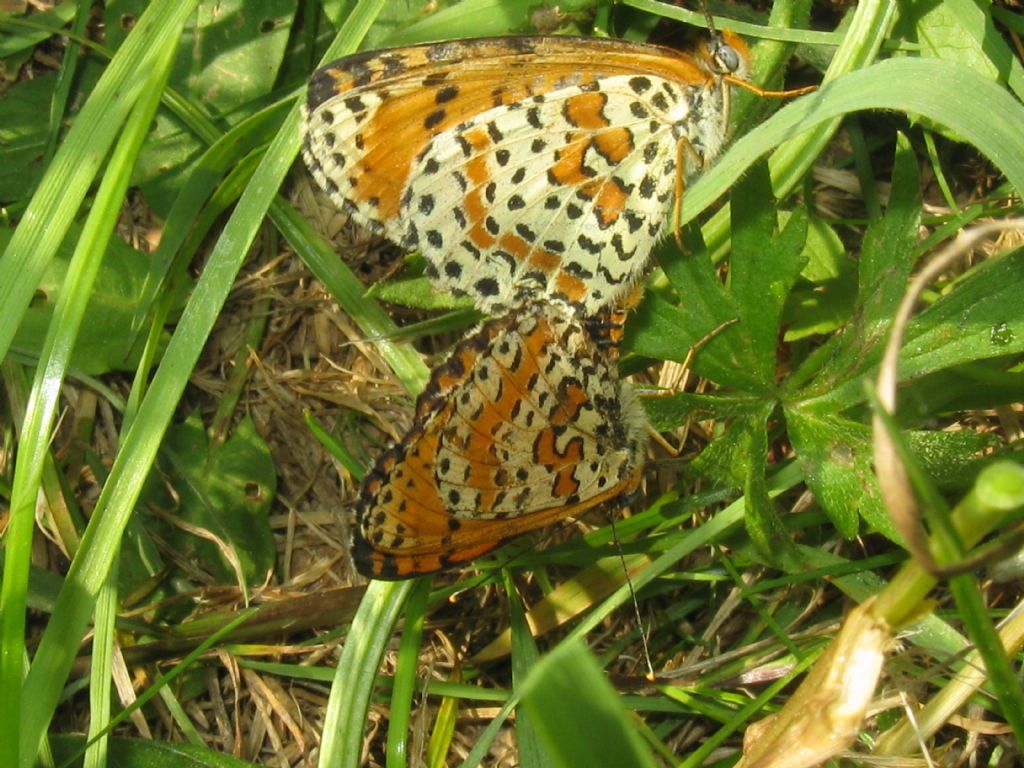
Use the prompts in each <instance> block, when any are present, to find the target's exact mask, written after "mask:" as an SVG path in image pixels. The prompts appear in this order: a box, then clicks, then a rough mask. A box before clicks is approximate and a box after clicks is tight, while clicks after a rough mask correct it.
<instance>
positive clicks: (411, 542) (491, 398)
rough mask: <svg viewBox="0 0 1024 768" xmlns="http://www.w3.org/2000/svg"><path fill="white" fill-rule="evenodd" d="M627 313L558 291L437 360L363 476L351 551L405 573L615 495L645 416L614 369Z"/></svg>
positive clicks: (478, 550)
mask: <svg viewBox="0 0 1024 768" xmlns="http://www.w3.org/2000/svg"><path fill="white" fill-rule="evenodd" d="M623 320H624V312H622V311H620V310H606V311H603V312H601V313H600V314H599V315H598V316H597V317H594V318H591V319H589V320H586V321H581V320H580V316H579V314H578V312H576V311H575V310H574V308H572V307H570V306H569V305H567V304H565V303H563V302H561V301H558V300H545V301H538V302H535V303H530V304H526V305H524V306H521V307H519V308H517V309H515V310H513V311H511V312H509V313H508V314H505V315H503V316H501V317H498V318H495V319H492V320H489V321H488V322H486V323H485V324H484V325H483V326H481V327H480V329H479V330H477V331H476V332H475V333H472V334H470V335H469V336H468V337H467V338H466V339H464V340H463V341H462V342H461V343H460V344H458V345H457V346H456V347H455V349H454V350H453V351H452V353H451V355H450V356H449V357H448V359H447V361H446V362H445V363H443V364H442V365H440V366H439V367H438V368H437V369H435V371H434V373H433V375H432V377H431V380H430V383H429V384H428V385H427V388H426V389H425V390H424V392H423V394H422V395H420V398H419V400H418V401H417V404H416V415H415V420H414V424H413V426H412V428H411V429H410V430H409V432H408V434H407V435H406V436H405V438H404V439H403V440H402V442H401V443H399V444H398V445H396V446H394V447H393V448H391V449H389V450H388V451H387V452H385V453H384V454H383V455H382V456H381V457H380V458H379V459H378V461H377V464H376V466H375V467H374V468H373V470H372V471H371V472H370V473H369V474H368V475H367V476H366V478H365V479H364V481H363V487H362V490H361V492H360V497H359V500H358V502H357V506H356V528H355V531H354V534H353V547H352V552H353V558H354V560H355V563H356V567H357V568H358V569H359V571H360V572H361V573H363V574H364V575H366V576H372V577H374V578H381V579H402V578H408V577H412V576H418V575H421V574H427V573H432V572H434V571H438V570H441V569H443V568H447V567H450V566H454V565H458V564H459V563H465V562H467V561H469V560H472V559H474V558H476V557H479V556H480V555H483V554H485V553H486V552H489V551H490V550H492V549H494V548H495V547H496V546H498V545H499V544H501V543H502V542H503V541H506V540H508V539H510V538H512V537H514V536H518V535H519V534H522V533H525V532H527V531H532V530H535V529H537V528H540V527H543V526H546V525H550V524H552V523H554V522H557V521H559V520H564V519H566V518H568V517H574V516H577V515H579V514H582V513H583V512H586V511H587V510H590V509H594V508H596V507H599V506H603V505H607V504H610V503H613V502H614V501H615V500H617V499H620V500H621V497H622V496H623V495H626V494H629V493H631V492H632V491H634V490H635V489H636V488H637V486H638V484H639V482H640V478H641V472H642V470H643V463H644V452H645V448H646V420H645V418H644V415H643V412H642V410H641V408H640V405H639V403H638V402H637V400H636V398H635V396H634V394H633V392H632V390H631V389H630V388H629V385H628V384H627V383H625V382H623V381H622V380H620V378H619V373H618V356H619V341H620V339H621V333H622V322H623Z"/></svg>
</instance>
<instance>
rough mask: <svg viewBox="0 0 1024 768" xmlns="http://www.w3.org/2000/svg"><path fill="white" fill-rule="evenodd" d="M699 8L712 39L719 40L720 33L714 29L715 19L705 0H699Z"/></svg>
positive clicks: (720, 37)
mask: <svg viewBox="0 0 1024 768" xmlns="http://www.w3.org/2000/svg"><path fill="white" fill-rule="evenodd" d="M700 9H701V11H703V13H704V21H706V22H707V24H708V32H709V33H710V35H711V39H712V40H721V39H722V35H721V34H720V33H719V31H718V30H717V29H715V19H714V17H713V16H712V15H711V9H710V8H708V4H707V0H700Z"/></svg>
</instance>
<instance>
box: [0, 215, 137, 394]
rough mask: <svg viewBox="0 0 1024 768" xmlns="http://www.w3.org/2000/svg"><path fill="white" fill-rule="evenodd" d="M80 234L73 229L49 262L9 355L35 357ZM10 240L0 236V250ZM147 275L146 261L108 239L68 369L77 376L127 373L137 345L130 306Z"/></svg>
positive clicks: (6, 232) (121, 243) (2, 232)
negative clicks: (13, 352) (116, 372)
mask: <svg viewBox="0 0 1024 768" xmlns="http://www.w3.org/2000/svg"><path fill="white" fill-rule="evenodd" d="M79 234H81V228H80V227H77V226H76V227H73V228H72V230H71V232H70V234H69V237H68V239H67V240H65V242H64V243H63V244H62V245H61V248H60V250H59V251H58V252H57V256H56V258H54V259H53V261H51V262H50V263H49V264H48V265H47V267H46V271H45V272H44V273H43V277H42V280H41V281H40V283H39V287H38V289H37V292H36V298H35V300H34V301H33V302H32V304H31V305H30V306H29V308H28V310H27V311H26V312H25V318H24V320H23V321H22V323H21V326H20V327H19V328H18V332H17V333H16V334H15V336H14V343H13V349H14V350H16V351H18V352H20V353H21V354H23V355H28V356H29V357H33V358H36V357H38V355H39V353H40V350H41V347H42V343H43V338H44V337H45V335H46V329H47V327H48V326H49V324H50V321H51V319H52V318H53V309H54V305H55V304H56V303H57V296H58V293H59V292H60V290H61V288H62V286H63V285H64V282H65V276H66V273H67V269H68V264H69V262H70V259H71V254H72V251H73V250H74V241H75V240H77V239H78V235H79ZM8 240H10V230H0V248H2V247H4V246H5V245H6V244H7V241H8ZM145 275H146V259H145V257H144V255H143V254H141V253H139V252H138V251H136V250H134V249H132V248H130V247H129V246H128V245H126V244H125V243H124V241H122V240H119V239H118V238H116V237H115V238H112V239H111V240H110V241H109V243H108V244H107V253H106V255H105V256H104V258H103V260H102V263H101V264H100V267H99V273H98V274H97V279H96V283H95V286H94V288H93V289H92V291H91V293H90V296H89V306H88V309H87V310H86V318H87V319H86V322H84V323H83V324H82V327H81V330H80V331H79V334H78V338H77V340H76V342H75V348H74V350H73V352H72V354H71V364H72V366H73V368H74V369H75V371H76V372H77V373H79V374H87V375H93V376H95V375H99V374H102V373H108V372H110V371H126V370H131V369H132V368H133V367H134V366H135V365H136V364H137V363H138V359H139V354H140V353H141V351H142V350H141V344H135V346H134V347H131V346H129V345H130V344H131V342H132V337H131V323H132V318H133V316H134V308H135V301H136V299H137V298H138V296H139V292H140V291H141V288H142V284H143V281H144V280H145Z"/></svg>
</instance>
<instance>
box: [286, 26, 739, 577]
mask: <svg viewBox="0 0 1024 768" xmlns="http://www.w3.org/2000/svg"><path fill="white" fill-rule="evenodd" d="M746 66H747V53H746V49H745V47H743V45H742V43H741V42H739V41H738V40H732V39H731V40H730V41H729V44H726V43H724V42H721V40H718V39H716V40H714V41H712V42H711V43H708V44H706V45H704V46H703V47H701V48H699V49H698V50H697V51H696V52H695V53H693V54H690V53H684V52H679V51H675V50H671V49H668V48H661V47H657V46H651V45H643V44H638V43H629V42H624V41H618V40H601V39H593V38H571V37H509V38H495V39H478V40H463V41H454V42H446V43H435V44H429V45H419V46H412V47H408V48H400V49H394V50H389V51H379V52H371V53H362V54H357V55H354V56H350V57H347V58H345V59H341V60H339V61H336V62H334V63H333V64H330V65H328V66H326V67H324V68H323V69H321V70H319V71H317V72H316V73H315V74H314V75H313V77H312V79H311V80H310V85H309V95H308V102H307V108H306V140H305V144H304V148H303V156H304V158H305V160H306V163H307V164H308V166H309V168H310V170H311V171H312V173H313V176H314V178H315V179H316V180H317V182H318V183H319V184H320V186H322V187H323V188H324V190H325V191H326V192H327V193H328V195H329V196H330V197H331V199H332V201H333V202H334V203H335V204H337V205H338V206H339V207H340V208H342V209H343V210H345V211H347V212H348V213H350V214H351V215H352V216H353V218H354V219H356V220H357V221H359V222H360V223H362V224H364V225H365V226H367V227H369V228H371V229H373V230H375V231H376V232H378V233H380V234H383V235H385V236H386V237H387V238H389V239H390V240H392V241H394V242H396V243H399V244H401V245H402V246H404V247H407V248H410V249H412V248H418V249H419V250H420V251H421V252H422V253H423V255H424V257H425V258H426V260H427V263H428V274H429V275H430V276H431V277H432V278H433V280H434V282H435V284H436V285H437V287H438V288H440V289H442V290H447V291H451V292H453V293H456V294H459V295H467V296H469V297H471V298H472V299H473V300H474V302H475V303H476V305H477V306H478V307H479V308H481V309H482V310H484V311H487V312H490V313H494V314H497V315H499V316H498V317H496V318H495V319H492V320H490V321H489V322H487V323H485V324H484V325H483V326H482V327H481V328H480V329H478V330H477V331H476V332H474V333H473V334H471V335H470V336H469V337H467V338H466V339H465V340H463V342H461V343H460V344H459V345H458V346H457V347H456V348H455V350H454V351H453V352H452V354H451V355H450V357H449V358H448V360H447V361H446V362H445V363H444V364H442V365H441V366H440V367H438V368H437V369H436V370H435V371H434V373H433V376H432V378H431V382H430V384H429V385H428V387H427V389H426V391H425V392H424V393H423V394H422V395H421V397H420V399H419V400H418V402H417V406H416V417H415V423H414V426H413V427H412V429H411V430H410V432H409V433H408V434H407V435H406V436H405V438H404V439H403V440H402V441H401V443H400V444H399V445H398V446H396V447H395V448H392V449H391V450H389V451H388V452H386V453H385V454H384V455H383V456H382V457H381V458H380V459H379V460H378V462H377V464H376V466H375V467H374V469H373V470H372V471H371V472H370V473H369V475H368V476H367V477H366V479H365V481H364V484H363V488H362V491H361V494H360V498H359V502H358V507H357V518H358V519H357V529H356V532H355V534H354V545H353V553H354V557H355V561H356V564H357V567H358V568H359V569H360V571H361V572H363V573H364V574H366V575H371V576H374V577H378V578H405V577H409V576H415V575H419V574H424V573H430V572H433V571H436V570H439V569H441V568H445V567H447V566H450V565H454V564H457V563H461V562H466V561H468V560H471V559H473V558H475V557H478V556H480V555H482V554H484V553H485V552H487V551H489V550H491V549H493V548H494V547H495V546H497V545H498V544H499V543H501V542H502V541H504V540H506V539H508V538H511V537H513V536H516V535H518V534H520V533H523V532H525V531H529V530H533V529H536V528H538V527H541V526H544V525H547V524H549V523H552V522H554V521H557V520H561V519H564V518H566V517H569V516H572V515H576V514H579V513H581V512H583V511H586V510H588V509H591V508H594V507H597V506H599V505H602V504H605V503H606V502H610V501H612V500H613V499H615V498H618V497H620V496H621V495H623V494H624V493H627V492H630V491H632V490H634V489H635V488H636V487H637V485H638V483H639V481H640V472H641V470H642V467H643V454H644V440H643V430H644V423H645V422H644V419H643V415H642V412H641V410H640V408H639V406H638V405H637V403H636V401H635V398H634V397H633V395H632V393H631V392H630V390H629V389H628V386H627V385H625V384H624V383H623V382H622V381H620V379H619V375H618V370H617V360H618V344H619V340H620V337H621V323H622V313H621V311H620V310H619V309H618V306H619V303H620V302H621V301H622V300H623V299H624V298H625V297H626V294H627V293H628V292H629V290H630V289H631V288H632V287H633V286H634V285H635V284H636V283H637V281H638V280H639V279H640V277H642V276H643V274H644V272H645V270H646V267H647V262H648V260H649V256H650V252H651V249H652V248H653V246H654V244H655V243H656V241H657V239H658V238H659V237H660V236H661V234H662V233H663V231H664V230H665V227H666V224H667V222H668V220H669V218H670V217H669V214H670V213H671V212H672V211H673V208H674V207H676V206H678V204H679V201H680V199H681V196H682V189H683V185H684V183H685V181H686V180H687V179H688V178H690V177H691V176H693V175H694V174H696V173H698V172H699V171H700V170H702V169H703V168H704V167H705V165H706V164H707V163H708V162H710V161H711V159H713V158H714V156H715V155H717V153H718V152H719V150H720V149H721V147H722V144H723V141H724V137H725V132H726V122H727V118H728V105H729V83H730V82H732V81H734V80H735V79H736V78H742V77H743V76H744V74H745V72H746ZM677 213H678V211H677Z"/></svg>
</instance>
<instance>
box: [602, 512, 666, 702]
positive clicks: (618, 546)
mask: <svg viewBox="0 0 1024 768" xmlns="http://www.w3.org/2000/svg"><path fill="white" fill-rule="evenodd" d="M609 519H610V520H611V524H612V539H614V541H615V550H616V551H617V552H618V553H619V562H620V563H622V573H623V574H624V575H625V577H626V586H627V587H629V597H630V599H631V600H632V601H633V613H634V615H635V616H636V626H637V628H638V629H639V630H640V643H641V644H642V645H643V649H644V663H645V664H646V665H647V674H646V675H645V677H646V678H647V679H648V680H649V681H650V682H654V680H655V679H656V677H657V675H655V674H654V665H653V664H651V651H650V648H648V646H647V628H646V625H645V624H644V620H643V618H642V617H641V616H640V603H639V602H638V601H637V599H636V590H635V589H633V579H632V578H630V576H629V568H628V567H627V566H626V553H625V552H624V551H623V549H622V541H621V540H620V539H619V533H618V531H617V530H616V529H615V515H611V516H610V518H609Z"/></svg>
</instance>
